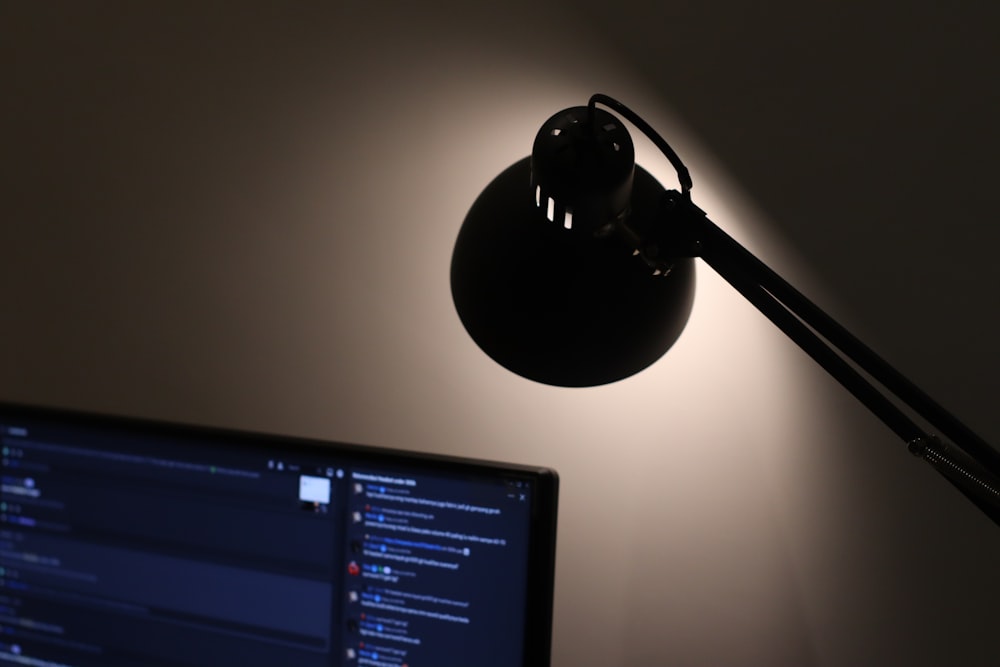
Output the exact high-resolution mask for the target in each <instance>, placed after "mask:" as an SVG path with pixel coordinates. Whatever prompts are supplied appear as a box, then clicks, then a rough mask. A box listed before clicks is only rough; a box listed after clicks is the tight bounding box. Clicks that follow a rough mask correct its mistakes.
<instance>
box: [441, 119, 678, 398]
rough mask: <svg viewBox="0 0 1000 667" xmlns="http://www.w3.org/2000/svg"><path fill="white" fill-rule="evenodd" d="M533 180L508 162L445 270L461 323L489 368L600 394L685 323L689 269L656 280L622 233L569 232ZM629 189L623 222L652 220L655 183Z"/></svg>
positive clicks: (634, 183)
mask: <svg viewBox="0 0 1000 667" xmlns="http://www.w3.org/2000/svg"><path fill="white" fill-rule="evenodd" d="M545 131H547V130H546V127H544V126H543V132H545ZM540 134H541V133H540ZM629 150H631V144H629ZM536 157H537V142H536ZM535 171H536V174H537V171H538V168H537V165H536V170H535ZM620 176H621V174H620V173H619V174H617V176H616V177H620ZM536 180H537V178H533V169H532V159H531V158H525V159H523V160H521V161H519V162H517V163H515V164H514V165H512V166H511V167H509V168H508V169H507V170H505V171H504V172H503V173H501V174H500V175H499V176H498V177H497V178H495V179H494V180H493V182H491V183H490V184H489V185H488V186H487V187H486V189H485V190H484V191H483V192H482V193H481V194H480V195H479V197H478V198H477V199H476V201H475V203H474V204H473V205H472V208H471V209H470V211H469V213H468V215H467V216H466V218H465V222H464V223H463V225H462V228H461V230H460V231H459V234H458V239H457V241H456V243H455V248H454V253H453V255H452V262H451V289H452V296H453V298H454V301H455V306H456V309H457V311H458V314H459V317H460V318H461V320H462V323H463V325H464V326H465V328H466V329H467V331H468V332H469V335H470V336H471V337H472V338H473V340H475V342H476V343H477V344H478V345H479V346H480V347H481V348H482V349H483V351H484V352H486V354H488V355H489V356H490V357H492V358H493V359H494V360H495V361H496V362H497V363H499V364H500V365H502V366H504V367H506V368H507V369H509V370H511V371H513V372H515V373H517V374H519V375H522V376H524V377H526V378H529V379H531V380H535V381H538V382H542V383H545V384H551V385H558V386H567V387H581V386H593V385H601V384H606V383H609V382H614V381H616V380H619V379H622V378H625V377H628V376H630V375H633V374H634V373H637V372H639V371H641V370H642V369H644V368H646V367H647V366H649V365H650V364H652V363H653V362H655V361H656V360H657V359H659V358H660V357H661V356H662V355H663V354H664V353H665V352H666V351H667V350H668V349H669V348H670V347H671V345H673V343H674V342H675V341H676V340H677V338H678V337H679V336H680V334H681V331H682V330H683V329H684V325H685V324H686V323H687V320H688V316H689V315H690V312H691V307H692V304H693V301H694V266H693V260H691V259H688V258H681V259H677V260H676V261H675V262H674V265H673V270H672V271H670V273H669V275H666V276H663V275H659V276H654V275H653V272H652V270H651V269H650V267H649V266H647V265H646V264H645V263H644V262H643V261H642V260H640V259H639V258H638V257H635V256H633V252H632V251H633V250H634V248H631V247H629V246H628V244H627V243H623V239H622V238H621V237H620V235H615V234H609V235H606V236H604V235H601V234H599V233H595V232H594V226H593V225H592V224H588V225H586V228H585V229H579V227H583V226H584V225H575V226H576V227H578V228H576V229H570V228H568V227H567V225H566V224H565V221H564V217H563V216H562V215H559V214H558V213H557V214H556V215H551V214H549V213H548V211H547V210H546V209H547V206H546V202H545V201H544V196H541V197H540V195H539V194H538V183H536ZM625 180H626V181H627V183H625V187H630V188H631V190H632V192H631V198H630V202H631V211H630V212H628V211H623V212H622V213H623V214H626V213H627V214H628V215H631V216H642V215H647V214H655V212H656V211H658V210H660V204H661V197H662V194H663V192H664V190H663V187H662V186H661V185H660V184H659V183H657V182H656V180H655V179H654V178H653V177H652V176H651V175H649V174H648V173H647V172H645V171H644V170H642V169H641V168H638V167H636V168H635V171H634V174H628V175H627V176H626V178H625ZM539 199H540V200H539ZM627 203H628V198H626V204H627ZM647 212H648V213H647ZM550 218H554V219H550ZM580 222H581V223H582V222H583V220H580ZM645 224H656V221H647V222H646V223H645Z"/></svg>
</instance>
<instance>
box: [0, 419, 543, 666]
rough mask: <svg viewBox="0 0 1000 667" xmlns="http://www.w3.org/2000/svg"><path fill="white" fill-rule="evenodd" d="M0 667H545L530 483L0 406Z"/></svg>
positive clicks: (509, 468)
mask: <svg viewBox="0 0 1000 667" xmlns="http://www.w3.org/2000/svg"><path fill="white" fill-rule="evenodd" d="M0 439H2V448H3V450H2V451H3V471H2V478H3V480H2V481H3V486H2V499H0V503H2V504H0V663H11V664H15V665H31V666H34V667H63V666H72V667H136V666H141V667H168V666H169V667H227V666H230V665H231V666H234V667H235V666H237V665H238V666H239V667H291V666H295V667H346V666H349V667H354V666H355V665H358V666H373V667H404V666H405V667H520V666H523V665H532V666H535V665H548V664H549V647H550V637H551V625H552V624H551V621H552V593H553V569H554V562H555V529H556V500H557V488H558V479H557V476H556V474H555V473H554V472H552V471H551V470H548V469H544V468H532V467H528V466H519V465H509V464H500V463H494V462H484V461H473V460H468V459H459V458H453V457H441V456H432V455H421V454H416V453H413V452H404V451H396V450H385V449H376V448H370V447H362V446H357V445H347V444H342V443H331V442H318V441H312V440H304V439H300V438H290V437H278V436H269V435H261V434H250V433H244V432H236V431H224V430H216V429H206V428H196V427H187V426H180V425H175V424H162V423H153V422H146V421H138V420H130V419H121V418H112V417H103V416H96V415H82V414H78V413H69V412H62V411H53V410H46V409H39V408H28V407H24V406H12V405H2V404H0Z"/></svg>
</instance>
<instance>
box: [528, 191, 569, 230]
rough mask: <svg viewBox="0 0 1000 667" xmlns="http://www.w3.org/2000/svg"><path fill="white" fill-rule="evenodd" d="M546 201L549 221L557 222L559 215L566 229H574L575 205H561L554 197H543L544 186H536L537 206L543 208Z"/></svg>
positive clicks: (546, 215) (546, 213) (546, 212)
mask: <svg viewBox="0 0 1000 667" xmlns="http://www.w3.org/2000/svg"><path fill="white" fill-rule="evenodd" d="M543 201H544V202H545V217H546V218H548V220H549V222H557V217H558V218H561V221H562V226H563V228H565V229H573V207H572V206H559V205H558V204H557V203H556V200H555V199H553V198H552V197H542V186H540V185H536V186H535V206H536V207H537V208H542V202H543Z"/></svg>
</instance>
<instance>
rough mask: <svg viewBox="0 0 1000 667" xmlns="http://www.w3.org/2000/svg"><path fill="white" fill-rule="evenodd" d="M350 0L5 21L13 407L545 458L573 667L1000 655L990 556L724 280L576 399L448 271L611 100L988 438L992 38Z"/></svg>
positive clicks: (901, 19) (907, 25) (997, 544)
mask: <svg viewBox="0 0 1000 667" xmlns="http://www.w3.org/2000/svg"><path fill="white" fill-rule="evenodd" d="M331 4H333V3H331ZM335 4H336V6H337V8H336V9H334V8H329V7H328V8H322V9H319V8H311V9H303V8H301V7H293V6H292V5H291V4H288V5H287V6H285V5H282V4H281V3H272V4H268V3H263V2H251V3H241V4H240V5H239V6H238V9H233V8H225V9H224V8H221V7H219V6H212V7H210V8H206V7H205V6H203V5H202V4H201V3H190V4H184V5H180V4H178V3H165V4H164V5H163V6H162V7H161V8H160V9H153V8H151V6H150V5H148V4H145V3H125V2H123V3H118V4H114V3H103V4H101V3H91V4H87V5H83V4H80V3H66V5H65V6H63V7H56V6H54V5H45V6H44V7H41V6H39V5H38V4H36V3H21V4H17V5H14V4H12V3H11V4H9V5H7V6H5V7H4V8H3V9H0V31H2V34H0V43H3V44H4V45H5V47H4V48H5V53H7V54H8V55H7V56H5V57H4V59H3V61H2V65H0V67H2V70H0V72H2V74H3V77H2V79H3V80H4V81H5V84H4V85H5V88H6V90H5V93H4V98H5V101H4V103H3V105H2V106H0V109H2V111H0V113H2V114H3V127H4V141H3V144H4V147H3V150H2V152H3V156H4V157H3V160H2V164H3V165H4V174H3V179H2V183H3V184H2V186H0V192H3V200H2V201H3V208H4V211H3V221H2V223H0V331H2V334H0V340H2V341H3V343H2V345H0V400H17V401H24V402H37V403H43V404H53V405H65V406H71V407H75V408H80V409H91V410H100V411H106V412H115V413H125V414H135V415H142V416H146V417H154V418H164V419H172V420H179V421H187V422H198V423H207V424H212V425H220V426H234V427H239V428H245V429H259V430H267V431H274V432H281V433H291V434H300V435H309V436H315V437H321V438H327V439H335V440H348V441H357V442H364V443H368V444H376V445H390V446H394V447H402V448H413V449H420V450H428V451H435V452H444V453H455V454H465V455H470V456H477V457H484V458H494V459H506V460H513V461H519V462H529V463H537V464H544V465H550V466H553V467H555V468H556V469H557V470H559V472H560V474H561V476H562V482H563V495H562V511H561V517H560V520H561V525H560V534H559V550H560V551H559V561H558V566H557V572H558V582H557V589H556V623H555V633H556V634H555V645H554V664H555V665H565V666H569V665H612V664H616V665H636V666H643V667H645V666H647V665H652V664H684V665H699V664H702V665H719V664H740V665H845V664H852V665H856V664H857V665H860V664H867V665H881V664H909V665H919V664H926V665H938V664H945V663H953V662H955V660H954V655H955V651H956V650H957V651H959V654H960V655H963V657H964V658H965V659H964V660H959V661H958V662H964V663H967V664H988V663H989V660H988V656H992V655H994V654H995V650H994V648H993V642H992V640H991V634H992V625H991V622H990V621H991V615H990V610H991V608H992V605H991V602H992V600H993V599H994V598H995V597H996V592H997V590H998V588H1000V582H998V581H997V580H996V576H995V575H993V572H994V570H995V563H996V562H997V558H998V556H1000V533H998V529H997V528H996V527H995V526H993V525H991V524H990V523H989V522H988V521H987V520H985V519H984V518H982V517H981V516H980V515H979V514H978V513H977V511H976V510H975V509H973V508H971V506H969V505H967V504H966V502H965V501H964V500H963V499H961V498H958V497H956V494H955V493H953V492H952V491H951V490H950V488H947V484H945V483H944V482H943V481H940V480H938V479H937V478H935V477H934V476H933V474H932V473H931V472H930V471H929V470H928V469H926V468H924V467H922V466H921V465H920V464H918V463H917V462H915V461H913V460H911V459H910V458H909V457H908V455H906V453H905V449H904V447H903V446H902V445H901V444H899V443H897V442H896V441H895V439H894V438H893V437H892V435H891V434H890V433H889V432H888V431H887V430H886V429H884V428H883V427H882V426H881V425H880V424H878V423H876V422H875V420H874V419H873V418H871V417H870V416H868V415H867V414H866V413H865V412H864V411H863V409H862V408H860V407H859V406H857V405H856V404H855V403H854V402H853V401H852V399H850V397H847V396H845V395H844V394H843V392H842V391H841V390H840V389H839V388H838V387H836V386H834V385H833V383H832V382H831V381H830V380H828V379H827V378H826V377H825V376H824V375H823V374H822V372H821V371H819V370H817V369H815V368H814V367H813V366H812V365H811V364H810V363H809V362H808V360H807V359H806V358H805V356H804V355H802V354H801V353H799V352H798V351H797V350H796V349H794V348H793V346H792V345H791V344H790V343H788V342H786V341H785V340H784V339H783V338H782V336H781V335H780V334H779V333H777V332H776V331H774V330H773V328H772V327H771V326H770V325H769V324H768V323H767V322H765V321H763V318H762V317H760V316H759V315H757V314H756V313H755V312H754V311H753V310H752V309H751V308H750V306H748V305H747V304H746V303H744V302H742V301H741V299H740V298H739V297H738V296H736V295H735V294H734V293H732V292H731V291H730V290H729V289H728V288H727V287H726V286H725V285H724V284H723V283H722V282H721V281H720V280H719V279H717V278H716V277H715V276H714V275H712V274H711V272H710V271H709V270H708V269H707V268H706V267H704V266H700V267H699V275H698V281H699V293H698V298H697V302H696V305H695V311H694V314H693V316H692V319H691V323H690V324H689V326H688V329H687V330H686V331H685V333H684V335H683V336H682V338H681V340H680V341H679V342H678V344H677V345H676V346H675V348H674V349H673V350H672V351H671V352H670V353H669V355H668V356H667V357H666V358H664V359H663V360H661V361H660V362H659V363H658V364H656V365H655V366H653V367H652V368H650V369H648V370H647V371H645V372H643V373H641V374H640V375H638V376H636V377H634V378H631V379H629V380H626V381H623V382H620V383H617V384H614V385H610V386H607V387H602V388H596V389H581V390H566V389H556V388H551V387H544V386H539V385H536V384H533V383H530V382H528V381H525V380H522V379H520V378H517V377H515V376H512V375H510V374H509V373H507V372H506V371H505V370H503V369H502V368H499V367H498V366H495V365H494V364H493V362H491V361H490V360H489V359H488V358H486V357H485V356H484V355H483V354H482V353H480V352H479V350H478V349H477V348H476V347H475V346H474V344H473V343H472V342H471V341H470V340H469V339H468V338H467V336H466V335H465V333H464V331H463V330H462V328H461V325H460V323H459V321H458V318H457V316H456V315H455V313H454V312H453V309H452V307H451V301H450V294H449V291H448V282H447V280H448V262H449V258H450V252H451V243H452V242H453V240H454V237H455V234H456V233H457V231H458V227H459V225H460V224H461V220H462V218H463V216H464V214H465V211H466V210H467V208H468V206H469V205H470V204H471V203H472V201H473V199H474V198H475V196H476V195H477V194H478V192H479V191H480V189H481V188H482V187H484V186H485V185H486V183H488V182H489V180H490V179H491V178H492V177H493V176H495V175H496V174H497V173H499V171H500V170H502V169H503V168H504V167H506V166H508V165H509V164H511V163H512V162H514V161H515V160H517V159H519V158H521V157H523V156H524V155H526V154H527V152H528V151H529V150H530V142H531V139H532V138H533V136H534V132H535V131H536V129H537V127H538V125H539V124H540V123H541V122H542V121H543V120H544V119H545V118H547V117H548V116H549V115H551V114H552V113H554V112H555V111H557V110H559V109H561V108H563V107H567V106H573V105H577V104H582V103H583V102H584V101H585V100H586V98H587V96H588V95H589V94H590V93H591V92H596V91H601V92H606V93H609V94H612V95H615V96H618V97H620V98H621V99H622V100H623V101H626V102H627V103H628V104H629V105H630V106H632V107H633V108H635V109H636V110H637V111H639V112H640V113H641V114H642V115H643V116H645V117H646V119H647V120H648V121H650V122H651V123H652V124H653V125H654V126H655V127H657V128H658V129H659V130H660V131H661V133H662V134H664V135H665V136H666V137H667V138H668V139H669V140H670V141H671V142H672V143H673V144H674V145H675V148H677V149H678V151H679V152H680V153H681V154H682V155H683V156H684V157H685V159H686V161H687V162H688V164H689V166H690V167H691V170H692V174H693V176H694V179H695V190H694V195H695V201H696V202H697V203H699V205H701V206H702V207H703V208H705V209H706V210H707V211H708V212H709V214H710V215H711V216H712V218H713V219H714V220H715V221H716V222H718V223H719V224H720V225H722V226H723V227H724V228H726V229H727V230H728V231H730V232H731V233H732V234H734V235H735V236H737V237H738V238H740V239H741V240H743V241H744V242H745V243H746V244H747V245H749V246H750V247H751V248H753V249H754V250H755V251H756V252H759V253H760V254H761V256H762V257H764V258H766V259H767V261H769V262H771V263H772V264H773V265H774V266H775V267H776V268H778V269H779V270H781V271H782V272H785V273H786V274H787V275H788V276H789V277H790V278H792V280H793V282H796V283H797V284H800V285H802V286H804V287H807V288H808V290H809V291H810V293H814V294H816V295H817V298H818V299H819V300H820V301H821V303H823V305H824V306H826V307H828V308H829V309H830V310H831V311H832V312H835V313H836V314H837V316H838V317H842V318H844V320H845V321H846V322H848V323H849V324H850V325H851V326H852V327H854V328H856V329H857V330H858V332H859V333H862V334H864V336H865V337H866V338H868V339H869V340H872V342H873V343H874V344H875V346H876V347H877V348H878V349H879V350H881V351H883V353H884V354H885V355H886V356H887V357H888V358H889V359H890V361H892V362H894V363H897V364H899V365H900V367H901V369H902V370H904V371H905V372H907V373H910V374H912V375H913V376H914V379H916V380H917V381H919V382H921V383H922V384H925V385H926V386H927V388H928V389H929V390H931V391H932V393H934V394H935V395H936V396H939V397H940V399H941V401H942V402H944V403H945V404H946V405H948V406H951V407H953V409H955V410H956V411H957V412H958V414H959V415H960V416H961V417H963V418H965V419H967V420H968V421H969V423H970V425H971V426H973V428H975V429H977V430H979V431H981V433H982V435H984V436H986V437H987V438H990V439H992V440H993V441H994V442H996V441H998V440H1000V419H998V417H997V413H996V411H995V405H996V398H997V396H998V393H1000V392H998V385H997V382H998V380H997V378H998V377H1000V359H998V355H997V354H996V352H995V343H994V341H995V340H997V338H998V337H1000V336H998V331H997V329H998V325H997V322H996V316H995V310H996V307H995V306H996V303H997V302H996V296H995V289H996V285H997V284H1000V281H998V278H1000V276H998V275H997V271H998V268H997V266H998V265H997V263H996V262H993V261H992V252H993V247H994V243H992V242H995V241H996V240H997V234H998V232H997V231H996V226H995V225H994V224H993V221H994V220H995V218H996V214H995V211H994V209H993V207H992V201H991V200H990V196H989V195H987V194H986V193H987V192H990V191H991V189H992V184H993V183H995V182H996V176H998V173H997V166H996V163H995V162H994V160H993V156H995V155H996V154H997V149H998V148H1000V133H998V132H997V130H996V129H995V127H994V122H993V117H994V115H995V114H994V113H987V111H986V110H988V109H992V110H993V111H995V110H996V102H997V93H996V84H995V83H994V82H993V81H992V80H991V79H989V78H987V77H986V76H979V73H980V72H982V71H983V70H985V69H989V70H991V71H992V70H995V66H996V64H997V62H1000V59H998V52H997V51H998V49H997V46H996V43H995V42H996V40H993V39H992V38H990V39H986V36H987V35H992V34H995V30H990V26H991V25H992V27H993V28H995V27H996V22H995V15H996V12H995V11H993V12H992V14H993V16H989V14H990V12H989V11H988V10H987V9H986V5H985V4H983V5H982V6H981V7H980V6H973V5H972V4H971V3H970V4H969V6H968V7H966V8H963V10H962V11H961V12H958V11H957V10H956V12H955V13H949V14H947V15H945V13H944V12H943V10H930V9H926V8H919V7H918V8H909V7H908V8H907V9H906V10H905V12H903V13H897V12H896V11H895V10H894V9H893V8H892V7H891V6H890V3H888V2H882V3H874V4H873V3H866V4H865V5H864V7H863V8H862V7H861V6H860V5H859V6H858V8H857V9H856V10H855V9H852V8H851V7H849V6H847V5H845V4H840V5H838V6H837V7H817V8H816V12H817V13H814V14H807V13H806V12H805V11H804V10H803V9H801V8H800V9H796V8H794V7H791V6H785V7H783V6H781V5H774V6H773V7H772V9H771V10H770V12H771V13H766V12H765V10H759V9H758V10H757V11H755V12H750V11H748V10H747V9H746V8H745V7H744V5H747V3H738V2H731V3H726V2H714V3H702V4H700V5H699V8H694V7H687V8H671V7H668V6H666V5H664V7H662V8H660V9H657V10H649V9H642V10H638V9H637V10H636V13H635V14H632V15H627V16H624V17H621V18H616V19H615V20H610V19H609V18H607V17H602V16H601V14H600V11H599V10H598V8H597V7H596V3H589V2H585V3H583V4H582V5H578V3H577V4H573V3H566V6H565V7H562V6H560V5H559V4H557V3H547V4H546V5H545V6H543V7H535V6H528V5H529V3H526V2H525V3H519V2H515V3H509V4H508V5H507V6H506V7H505V8H502V9H501V8H494V9H490V10H482V9H469V8H468V7H467V6H466V4H467V3H458V2H448V3H436V4H433V5H429V6H420V7H409V3H354V4H352V3H335ZM571 4H572V6H571ZM635 4H636V5H637V6H644V4H645V3H635ZM786 4H788V5H791V3H786ZM396 5H398V6H396ZM576 6H579V7H581V8H582V9H583V10H584V11H583V12H580V11H576V10H573V9H572V7H576ZM747 6H749V5H747ZM233 7H236V5H234V6H233ZM710 10H711V11H710ZM945 19H947V20H945ZM991 20H992V21H993V23H992V24H991V23H990V21H991ZM633 35H634V36H635V37H634V38H633V37H632V36H633ZM639 58H644V59H646V60H645V61H644V63H640V62H639V61H638V60H637V59H639ZM983 63H988V64H989V67H987V66H986V65H984V64H983ZM636 140H637V143H638V144H639V160H640V162H641V163H642V164H643V165H644V166H645V167H646V168H647V169H649V170H650V171H652V172H653V173H654V174H655V175H657V176H659V177H661V178H662V179H663V180H664V182H665V183H667V184H668V185H670V184H671V181H670V171H669V168H668V167H667V166H666V165H665V164H664V161H663V160H662V159H660V158H658V157H657V156H656V155H655V154H654V152H653V151H652V150H651V149H649V147H648V146H643V145H642V143H641V141H640V140H639V138H638V137H636ZM914 618H920V619H933V620H932V621H931V624H932V625H933V627H934V631H933V632H931V631H929V630H928V629H926V627H925V623H926V621H917V620H914ZM957 646H959V647H962V648H960V649H956V648H955V647H957ZM963 652H964V653H963Z"/></svg>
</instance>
